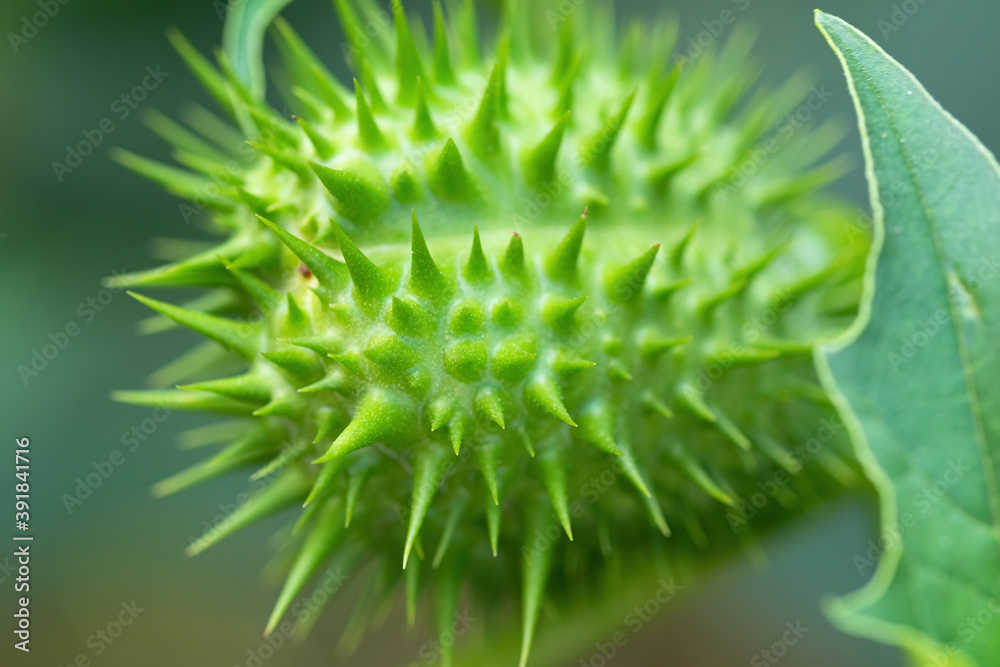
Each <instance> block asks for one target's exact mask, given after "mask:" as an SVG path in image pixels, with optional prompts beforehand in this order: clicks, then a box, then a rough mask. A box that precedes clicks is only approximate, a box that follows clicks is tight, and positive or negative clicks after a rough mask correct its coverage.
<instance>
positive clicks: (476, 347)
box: [444, 340, 488, 383]
mask: <svg viewBox="0 0 1000 667" xmlns="http://www.w3.org/2000/svg"><path fill="white" fill-rule="evenodd" d="M487 363H488V356H487V350H486V344H485V343H483V342H482V341H478V340H460V341H457V342H454V343H450V344H449V345H448V347H447V348H446V349H445V353H444V368H445V370H446V371H447V372H448V374H449V375H451V376H452V377H453V378H455V379H456V380H458V381H459V382H465V383H472V382H478V381H479V380H481V379H482V378H483V376H484V375H485V374H486V365H487Z"/></svg>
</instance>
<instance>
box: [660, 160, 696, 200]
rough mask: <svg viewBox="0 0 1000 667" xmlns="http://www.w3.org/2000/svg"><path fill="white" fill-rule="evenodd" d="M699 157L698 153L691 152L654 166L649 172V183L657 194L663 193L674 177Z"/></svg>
mask: <svg viewBox="0 0 1000 667" xmlns="http://www.w3.org/2000/svg"><path fill="white" fill-rule="evenodd" d="M700 157H701V155H699V154H698V153H693V154H691V155H689V156H687V157H684V158H681V159H679V160H672V161H670V162H668V163H666V164H665V165H662V166H660V167H656V168H655V169H653V170H652V171H650V172H649V177H648V180H649V184H650V185H651V186H652V187H653V190H654V191H655V192H656V193H657V194H661V195H662V194H663V193H664V192H666V190H667V188H668V187H669V186H670V184H671V183H672V182H673V180H674V177H675V176H677V174H679V173H681V172H682V171H684V170H685V169H687V168H688V167H690V166H691V165H692V164H694V163H695V162H697V161H698V159H699V158H700Z"/></svg>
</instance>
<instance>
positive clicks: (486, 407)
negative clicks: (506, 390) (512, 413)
mask: <svg viewBox="0 0 1000 667" xmlns="http://www.w3.org/2000/svg"><path fill="white" fill-rule="evenodd" d="M475 408H476V411H477V412H479V413H480V414H481V415H482V416H484V417H486V418H487V419H489V420H490V421H492V422H493V423H495V424H496V425H497V426H499V427H500V428H506V425H505V424H504V420H503V403H502V401H501V400H500V393H499V392H498V391H497V390H496V389H493V388H492V387H483V388H482V389H480V390H479V392H478V393H477V394H476V400H475Z"/></svg>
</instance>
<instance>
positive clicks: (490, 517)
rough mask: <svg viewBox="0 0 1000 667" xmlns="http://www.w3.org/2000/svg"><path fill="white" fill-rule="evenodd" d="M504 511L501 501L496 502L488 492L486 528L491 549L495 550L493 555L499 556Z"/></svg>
mask: <svg viewBox="0 0 1000 667" xmlns="http://www.w3.org/2000/svg"><path fill="white" fill-rule="evenodd" d="M502 513H503V508H501V507H500V503H497V502H494V500H493V497H492V496H491V495H490V494H488V493H487V494H486V529H487V531H488V532H489V536H490V549H491V550H492V551H493V557H494V558H496V557H497V552H498V547H499V544H500V515H501V514H502Z"/></svg>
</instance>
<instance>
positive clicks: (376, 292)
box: [334, 226, 390, 305]
mask: <svg viewBox="0 0 1000 667" xmlns="http://www.w3.org/2000/svg"><path fill="white" fill-rule="evenodd" d="M334 233H335V234H336V236H337V240H338V241H339V242H340V251H341V253H343V255H344V262H345V263H346V264H347V270H348V271H350V273H351V280H352V281H353V282H354V288H355V289H356V290H357V292H358V294H359V295H360V296H361V298H362V299H363V300H364V301H365V302H366V303H367V304H368V305H374V304H375V303H376V302H377V301H378V300H380V299H382V298H383V297H385V296H386V295H387V294H388V293H389V289H390V286H389V283H388V282H387V281H386V279H385V277H384V276H383V275H382V272H381V271H379V268H378V267H377V266H375V265H374V264H373V263H372V261H371V260H370V259H368V258H367V257H366V256H365V254H364V253H363V252H361V251H360V250H359V249H358V246H356V245H354V241H352V240H351V239H350V238H348V236H347V234H345V233H344V231H343V230H342V229H340V227H339V226H336V227H334Z"/></svg>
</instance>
